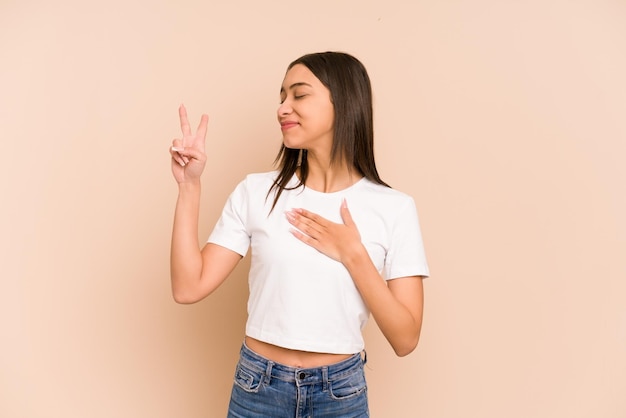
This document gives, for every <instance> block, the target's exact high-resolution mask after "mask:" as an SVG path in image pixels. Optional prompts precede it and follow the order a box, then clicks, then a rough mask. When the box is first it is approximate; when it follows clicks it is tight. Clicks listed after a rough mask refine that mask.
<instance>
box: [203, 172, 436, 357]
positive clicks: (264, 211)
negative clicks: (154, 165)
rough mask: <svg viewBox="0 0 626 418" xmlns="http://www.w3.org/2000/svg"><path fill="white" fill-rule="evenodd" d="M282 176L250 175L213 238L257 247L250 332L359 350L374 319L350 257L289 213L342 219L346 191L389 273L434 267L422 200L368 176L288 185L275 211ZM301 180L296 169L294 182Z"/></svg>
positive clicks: (315, 347) (298, 344)
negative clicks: (322, 185) (314, 243)
mask: <svg viewBox="0 0 626 418" xmlns="http://www.w3.org/2000/svg"><path fill="white" fill-rule="evenodd" d="M276 176H277V172H269V173H260V174H250V175H248V176H247V177H246V179H245V180H243V181H242V182H241V183H239V185H238V186H237V187H236V188H235V190H234V191H233V193H232V194H231V195H230V197H229V198H228V201H227V202H226V205H225V207H224V210H223V212H222V215H221V217H220V219H219V220H218V222H217V224H216V225H215V228H214V229H213V232H212V233H211V235H210V237H209V239H208V242H212V243H215V244H218V245H220V246H223V247H226V248H228V249H231V250H232V251H235V252H237V253H239V254H241V255H242V256H244V255H245V254H246V253H247V251H248V248H249V247H251V249H252V259H251V266H250V274H249V286H250V298H249V300H248V321H247V324H246V335H248V336H250V337H252V338H255V339H258V340H260V341H265V342H267V343H270V344H274V345H278V346H281V347H286V348H290V349H296V350H304V351H312V352H322V353H336V354H351V353H357V352H359V351H361V350H363V348H364V342H363V336H362V334H361V331H362V329H363V327H364V326H365V324H366V322H367V320H368V318H369V311H368V309H367V308H366V306H365V304H364V302H363V300H362V298H361V295H360V293H359V292H358V290H357V288H356V286H355V285H354V282H353V281H352V278H351V277H350V275H349V274H348V271H347V270H346V268H345V267H344V266H343V264H341V263H339V262H337V261H335V260H333V259H331V258H329V257H327V256H325V255H324V254H322V253H320V252H318V251H317V250H315V249H314V248H312V247H310V246H308V245H307V244H305V243H303V242H301V241H299V240H298V239H297V238H295V237H294V236H293V235H292V234H291V233H290V232H289V230H290V229H291V228H292V225H291V224H289V222H288V221H287V219H286V217H285V212H286V211H288V210H290V209H293V208H304V209H307V210H309V211H311V212H314V213H317V214H318V215H321V216H323V217H324V218H326V219H328V220H330V221H332V222H337V223H341V222H342V220H341V214H340V207H341V203H342V200H343V199H344V198H345V199H346V201H347V204H348V208H349V209H350V213H351V214H352V218H353V219H354V222H355V223H356V226H357V228H358V230H359V233H360V235H361V241H362V242H363V244H364V245H365V248H366V249H367V251H368V253H369V255H370V258H371V259H372V261H373V262H374V265H375V266H376V268H377V269H378V271H379V272H380V273H381V276H382V278H383V279H385V280H390V279H394V278H399V277H405V276H428V274H429V272H428V265H427V264H426V257H425V254H424V246H423V243H422V237H421V231H420V227H419V221H418V217H417V211H416V209H415V203H414V201H413V199H412V198H411V197H410V196H408V195H406V194H404V193H401V192H399V191H397V190H394V189H391V188H388V187H385V186H382V185H379V184H376V183H373V182H371V181H369V180H367V179H365V178H363V179H361V180H359V181H358V182H357V183H355V184H354V185H352V186H350V187H349V188H347V189H344V190H341V191H338V192H334V193H322V192H318V191H315V190H312V189H309V188H307V187H304V186H302V187H298V188H297V189H295V190H284V191H283V193H282V195H281V197H280V199H279V200H278V202H277V204H276V207H275V208H274V210H273V211H272V212H271V213H270V209H271V207H272V203H273V201H274V192H272V193H271V194H270V195H269V196H267V192H268V190H269V189H270V187H271V186H272V184H273V181H274V179H275V178H276ZM297 182H298V179H297V178H296V177H295V176H294V178H292V179H291V180H290V183H289V186H294V185H296V184H297ZM266 196H267V198H266ZM381 280H382V279H381Z"/></svg>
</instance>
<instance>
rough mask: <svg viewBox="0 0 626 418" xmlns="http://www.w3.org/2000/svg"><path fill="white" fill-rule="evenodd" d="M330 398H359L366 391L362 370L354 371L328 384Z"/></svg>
mask: <svg viewBox="0 0 626 418" xmlns="http://www.w3.org/2000/svg"><path fill="white" fill-rule="evenodd" d="M328 388H329V391H330V396H331V397H332V398H333V399H337V400H342V399H350V398H353V397H355V396H359V395H361V394H362V393H364V392H365V391H366V390H367V383H366V382H365V374H364V373H363V369H358V370H355V371H354V373H350V374H348V375H345V376H341V377H338V378H336V379H333V380H332V381H330V382H328Z"/></svg>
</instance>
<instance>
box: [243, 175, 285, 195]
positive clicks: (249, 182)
mask: <svg viewBox="0 0 626 418" xmlns="http://www.w3.org/2000/svg"><path fill="white" fill-rule="evenodd" d="M277 174H278V173H277V172H276V171H267V172H264V173H250V174H248V175H246V177H245V178H244V179H243V180H241V182H240V183H239V186H238V187H240V188H241V187H243V188H246V189H248V190H249V191H251V192H256V191H263V192H264V193H267V191H268V190H269V188H270V187H272V184H274V180H275V179H276V176H277Z"/></svg>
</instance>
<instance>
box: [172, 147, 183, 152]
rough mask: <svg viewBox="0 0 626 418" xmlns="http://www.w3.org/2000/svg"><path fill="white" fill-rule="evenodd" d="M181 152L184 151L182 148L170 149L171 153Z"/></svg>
mask: <svg viewBox="0 0 626 418" xmlns="http://www.w3.org/2000/svg"><path fill="white" fill-rule="evenodd" d="M183 150H184V148H182V147H172V151H176V152H181V151H183Z"/></svg>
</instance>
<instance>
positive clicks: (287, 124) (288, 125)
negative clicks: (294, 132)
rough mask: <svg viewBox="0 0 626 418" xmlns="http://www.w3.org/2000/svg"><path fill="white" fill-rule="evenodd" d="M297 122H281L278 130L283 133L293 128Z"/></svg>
mask: <svg viewBox="0 0 626 418" xmlns="http://www.w3.org/2000/svg"><path fill="white" fill-rule="evenodd" d="M297 125H298V122H282V123H281V124H280V129H282V130H283V131H285V130H287V129H290V128H293V127H294V126H297Z"/></svg>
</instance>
